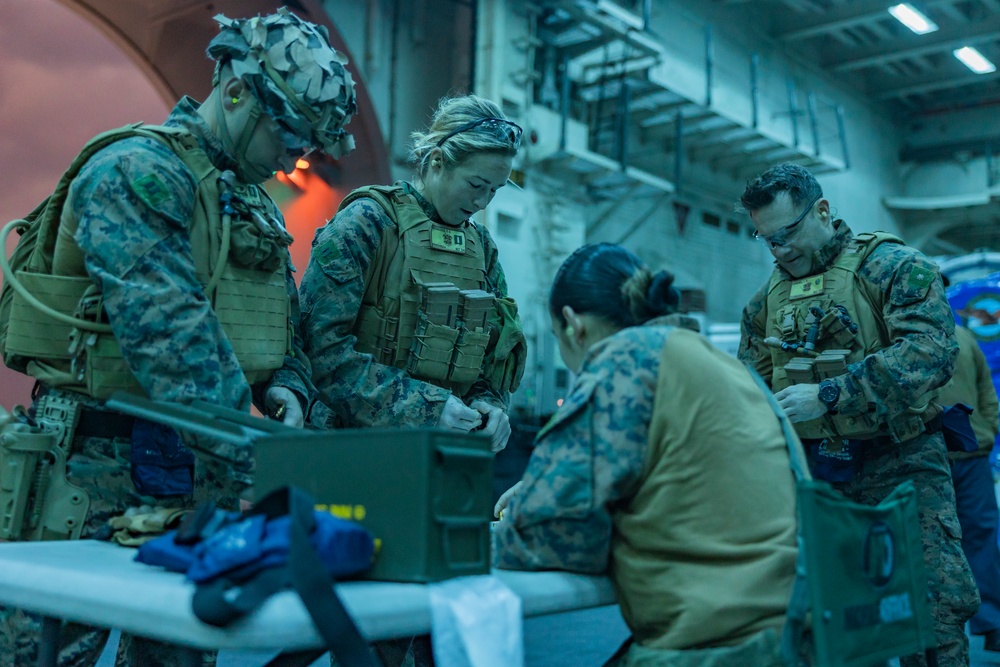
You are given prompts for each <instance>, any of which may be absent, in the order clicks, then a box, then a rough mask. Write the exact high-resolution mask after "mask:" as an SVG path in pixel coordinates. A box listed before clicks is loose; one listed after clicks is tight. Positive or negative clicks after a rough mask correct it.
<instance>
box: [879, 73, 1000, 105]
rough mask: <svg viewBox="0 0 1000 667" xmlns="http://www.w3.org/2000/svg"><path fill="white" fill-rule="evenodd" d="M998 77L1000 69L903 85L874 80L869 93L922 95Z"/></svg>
mask: <svg viewBox="0 0 1000 667" xmlns="http://www.w3.org/2000/svg"><path fill="white" fill-rule="evenodd" d="M998 77H1000V71H998V72H992V73H990V74H973V73H972V72H969V73H968V74H962V75H959V76H956V75H954V74H946V75H944V76H940V77H937V78H933V79H932V78H924V79H921V80H920V81H918V82H916V83H905V84H903V85H901V86H899V85H897V86H893V85H891V84H890V83H889V80H884V81H882V82H881V83H879V82H874V81H873V82H870V85H869V86H868V89H869V90H870V91H871V92H870V93H869V94H870V95H871V96H872V97H876V98H878V99H881V100H889V99H893V98H896V97H906V96H907V95H921V94H923V93H932V92H934V91H938V90H948V89H949V88H961V87H962V86H968V85H973V84H977V83H982V82H983V81H986V80H991V79H996V78H998Z"/></svg>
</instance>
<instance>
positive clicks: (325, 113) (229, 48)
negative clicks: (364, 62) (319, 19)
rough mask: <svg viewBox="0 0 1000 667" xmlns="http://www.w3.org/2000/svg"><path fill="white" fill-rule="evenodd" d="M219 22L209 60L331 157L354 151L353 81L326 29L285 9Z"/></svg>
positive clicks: (271, 111)
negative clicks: (228, 69) (224, 63)
mask: <svg viewBox="0 0 1000 667" xmlns="http://www.w3.org/2000/svg"><path fill="white" fill-rule="evenodd" d="M215 20H216V21H218V23H219V26H220V30H219V34H218V35H217V36H216V37H215V38H214V39H213V40H212V42H211V43H210V44H209V46H208V55H209V57H211V58H213V59H216V60H223V59H225V60H228V62H229V64H230V65H231V66H232V68H233V73H234V74H235V75H236V76H238V77H240V78H242V79H243V81H245V82H246V83H247V84H248V85H249V86H250V88H251V89H252V90H253V91H254V96H255V97H256V98H257V99H258V100H259V101H260V103H261V104H262V105H263V107H264V109H265V110H266V112H267V114H268V115H269V116H270V117H271V118H273V119H275V120H276V121H278V122H279V123H280V124H281V125H283V126H284V127H286V128H288V129H289V130H291V131H292V133H293V134H295V135H296V136H298V137H300V138H302V139H304V140H306V142H307V143H308V144H309V145H312V146H319V147H321V148H322V149H323V151H324V152H326V153H328V154H329V155H330V156H331V157H335V158H337V157H341V156H343V155H346V154H347V153H349V152H350V151H351V150H352V149H353V148H354V137H352V136H351V135H350V134H348V133H347V132H346V131H344V129H343V126H344V125H347V123H348V122H350V120H351V116H352V115H353V114H355V113H357V110H358V106H357V102H356V98H355V95H354V81H353V79H352V78H351V73H350V72H348V71H347V70H346V69H345V68H344V65H346V64H347V57H346V56H344V54H342V53H340V52H338V51H337V50H335V49H334V48H333V47H331V46H330V36H329V34H328V33H327V31H326V28H325V27H323V26H321V25H315V24H312V23H309V22H307V21H303V20H302V19H300V18H299V17H297V16H296V15H295V14H293V13H292V12H290V11H289V10H288V9H287V8H285V7H281V8H279V9H278V10H277V12H276V13H274V14H269V15H268V16H264V17H261V16H257V17H254V18H251V19H230V18H226V17H225V16H223V15H222V14H219V15H218V16H216V17H215Z"/></svg>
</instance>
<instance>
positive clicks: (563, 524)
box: [492, 320, 798, 665]
mask: <svg viewBox="0 0 1000 667" xmlns="http://www.w3.org/2000/svg"><path fill="white" fill-rule="evenodd" d="M699 372H700V373H699ZM742 416H745V418H741V417H742ZM793 438H794V436H793ZM790 445H791V446H793V447H796V448H797V447H798V441H797V439H796V440H794V442H792V443H790V444H789V443H787V442H786V440H785V436H784V434H783V432H782V429H781V426H780V423H779V420H778V418H777V416H776V415H775V414H774V412H773V410H772V409H771V408H770V406H769V405H768V402H767V398H766V397H765V396H764V395H763V394H762V392H761V390H760V387H759V386H758V385H757V383H756V381H755V380H754V379H753V378H752V376H751V375H750V373H749V372H748V371H747V369H746V368H745V367H744V366H743V365H742V364H740V363H739V362H737V361H736V360H735V359H733V358H732V357H730V356H728V355H725V353H723V352H721V351H720V350H717V349H716V348H714V347H713V346H712V345H711V344H710V343H709V342H708V341H707V340H705V339H704V338H703V337H701V336H699V335H698V334H696V333H693V332H690V331H685V330H682V329H677V328H675V327H670V326H661V325H660V323H659V322H656V321H655V320H654V323H653V324H651V325H645V326H636V327H627V328H625V329H622V330H620V331H618V332H617V333H615V334H612V335H611V336H608V337H607V338H605V339H603V340H601V341H599V342H597V343H595V344H594V345H593V346H592V347H591V348H590V349H589V350H588V351H587V353H586V355H585V357H584V360H583V363H582V366H581V369H580V372H579V374H578V375H577V376H576V377H575V379H574V384H573V387H572V389H571V390H570V391H569V393H568V395H567V396H566V399H565V401H564V402H563V404H562V406H561V407H560V408H559V410H558V411H557V412H556V414H555V415H554V416H553V418H552V420H550V421H549V423H548V424H546V426H545V427H544V428H543V429H542V430H541V431H540V432H539V434H538V437H537V439H536V443H535V449H534V451H533V452H532V456H531V459H530V461H529V463H528V467H527V470H526V471H525V473H524V476H523V477H522V480H521V486H520V488H519V492H518V493H517V494H516V495H514V496H513V497H512V498H511V499H510V502H509V504H508V505H507V508H506V509H505V510H504V514H503V519H502V520H501V521H500V522H499V523H497V524H495V525H494V527H493V532H492V540H493V544H492V547H493V564H494V566H496V567H499V568H504V569H524V570H547V569H560V570H570V571H574V572H582V573H587V574H599V573H607V574H608V575H609V576H610V577H611V580H612V583H613V584H614V586H615V591H616V595H617V597H618V602H619V604H620V606H621V611H622V616H623V618H624V619H625V621H626V623H627V624H628V625H629V628H630V629H631V630H632V633H633V636H634V639H635V642H636V643H637V644H640V645H642V646H643V647H645V648H648V649H654V650H657V651H663V652H665V653H663V655H666V654H667V653H670V652H674V651H683V650H686V649H695V648H706V647H720V646H727V647H732V646H736V645H741V644H744V643H747V642H751V641H752V639H753V637H754V636H756V635H757V634H758V633H761V632H763V631H764V630H767V629H771V630H773V631H777V630H778V629H780V628H781V626H782V625H783V623H784V621H785V614H786V610H787V603H788V599H789V595H790V594H791V589H792V581H793V578H794V572H795V559H796V541H795V533H796V530H795V528H796V523H795V483H794V477H793V475H792V471H791V466H790V461H789V446H790ZM765 517H766V518H765ZM748 650H750V649H748ZM775 654H777V651H776V650H775ZM703 657H704V656H703ZM744 657H746V654H744ZM772 657H773V656H772ZM676 659H678V658H677V656H675V657H674V660H676ZM628 664H631V663H628ZM644 664H645V663H644ZM650 664H654V663H650ZM662 664H674V663H673V662H672V661H667V662H664V663H662ZM677 664H685V665H686V664H695V663H693V662H690V661H688V662H678V663H677ZM720 664H726V663H720ZM729 664H733V663H732V662H730V663H729ZM744 664H756V663H749V662H747V663H744Z"/></svg>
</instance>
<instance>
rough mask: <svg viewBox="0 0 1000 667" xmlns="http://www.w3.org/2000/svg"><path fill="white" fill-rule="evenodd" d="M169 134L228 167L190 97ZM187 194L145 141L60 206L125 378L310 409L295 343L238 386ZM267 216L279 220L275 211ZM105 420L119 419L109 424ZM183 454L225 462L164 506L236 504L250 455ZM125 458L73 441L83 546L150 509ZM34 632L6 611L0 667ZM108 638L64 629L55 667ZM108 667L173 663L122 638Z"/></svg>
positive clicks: (108, 157) (19, 660)
mask: <svg viewBox="0 0 1000 667" xmlns="http://www.w3.org/2000/svg"><path fill="white" fill-rule="evenodd" d="M166 125H168V126H175V127H182V128H185V129H187V130H188V131H189V132H190V133H191V134H192V135H193V136H194V137H196V138H197V141H198V143H199V145H200V146H201V147H202V148H203V150H205V152H206V153H207V154H208V156H209V158H210V159H211V161H212V163H213V164H214V165H215V166H216V167H218V168H220V169H230V168H231V167H232V164H231V163H230V158H228V157H227V155H226V153H225V151H224V150H223V148H222V145H221V144H220V143H219V141H218V139H216V138H215V136H214V135H213V134H212V132H211V131H210V130H209V128H208V126H207V125H205V123H204V121H203V120H202V119H201V117H200V116H199V115H198V114H197V112H196V105H195V103H194V102H193V101H192V100H190V99H189V98H185V99H183V100H181V101H180V102H179V103H178V104H177V106H176V107H175V108H174V110H173V112H172V113H171V114H170V116H169V118H168V119H167V121H166ZM144 178H146V179H147V181H146V182H148V179H157V180H158V182H159V183H160V184H162V186H163V187H165V188H167V189H169V192H170V193H171V195H172V196H170V197H168V198H165V199H163V200H162V201H160V200H157V201H156V202H155V203H156V206H155V207H154V206H152V205H151V202H150V201H149V197H143V196H140V195H139V194H137V191H136V189H135V188H134V187H133V184H134V183H136V182H137V181H140V180H141V179H144ZM196 196H197V188H196V181H195V179H194V178H193V175H192V174H191V173H190V171H189V170H188V168H187V167H186V166H185V165H184V164H183V163H182V162H181V160H180V159H179V158H178V157H177V156H176V155H174V154H173V153H172V152H171V151H170V150H169V149H168V148H167V147H166V146H165V145H164V144H162V143H161V142H159V141H156V140H154V139H148V138H142V137H140V138H131V139H124V140H122V141H118V142H116V143H114V144H112V145H111V146H109V147H107V148H105V149H103V150H102V151H101V152H99V153H98V154H97V155H95V156H94V157H93V158H91V160H90V161H89V162H88V163H87V165H86V166H85V167H84V169H83V171H82V172H81V173H80V174H79V176H78V177H77V178H76V179H75V180H74V182H73V185H72V188H71V191H70V197H69V200H68V202H67V207H68V209H69V212H70V213H71V214H72V216H73V217H74V218H75V219H76V220H77V221H78V223H79V227H78V230H77V234H76V237H75V240H76V242H77V243H78V245H79V246H80V248H81V249H82V250H83V253H84V258H85V265H86V269H87V273H88V274H89V275H90V277H91V278H92V279H93V280H94V282H95V283H97V284H98V285H100V287H101V290H102V293H103V298H104V301H103V306H104V311H105V312H106V314H107V317H108V320H109V322H110V323H111V326H112V327H113V329H114V331H115V337H116V338H117V340H118V342H119V343H120V345H121V348H122V351H123V353H124V355H125V357H126V359H127V360H128V362H129V366H130V368H131V370H132V372H133V374H134V375H135V377H136V379H137V380H138V381H139V383H140V384H141V385H142V387H143V388H144V389H145V391H146V392H147V393H148V394H149V396H150V397H151V398H153V399H155V400H162V401H185V400H190V399H201V400H204V401H208V402H210V403H213V404H216V405H220V406H225V407H230V408H235V409H239V410H244V411H246V410H249V408H250V404H251V400H252V399H256V400H255V402H256V403H257V405H258V406H262V397H263V392H264V391H265V390H266V389H267V388H268V387H269V386H272V385H277V386H282V387H287V388H288V389H290V390H292V391H293V392H295V394H296V395H297V396H298V398H299V400H300V402H301V404H302V405H303V406H308V402H309V398H310V395H311V393H312V392H313V390H312V389H311V384H310V381H309V373H310V369H309V366H308V362H307V361H306V359H305V357H304V356H303V355H302V354H301V353H300V352H298V349H299V345H298V343H297V342H296V343H295V344H294V345H293V348H294V350H295V353H294V356H287V357H286V358H285V363H284V366H283V367H282V368H281V369H279V370H278V371H276V372H275V373H274V374H273V376H272V377H271V379H270V381H269V382H267V383H264V384H263V385H262V386H255V387H253V388H251V387H250V386H249V385H248V384H247V381H246V378H245V376H244V373H243V371H242V370H241V368H240V364H239V361H238V360H237V359H236V356H235V354H234V353H233V349H232V346H231V344H230V342H229V340H228V339H227V337H226V335H225V333H224V332H223V330H222V328H221V326H220V324H219V321H218V320H217V319H216V317H215V314H214V313H213V311H212V308H211V305H210V302H209V301H208V299H207V298H206V296H205V294H204V290H203V287H202V284H201V283H200V282H199V280H198V278H197V276H196V275H195V270H194V262H193V259H192V248H191V238H190V236H189V234H188V227H187V223H188V221H189V220H190V219H191V215H192V210H193V207H194V201H195V198H196ZM273 213H274V215H276V216H279V217H280V213H278V212H277V209H276V208H275V209H274V210H273ZM285 252H286V253H287V251H285ZM289 266H290V264H289ZM285 279H286V285H287V293H288V298H289V300H290V301H291V304H292V308H291V322H290V326H291V323H295V322H297V319H298V305H297V293H296V290H295V284H294V282H293V280H292V276H291V273H290V271H286V276H285ZM296 341H297V337H296ZM51 391H52V392H53V393H54V394H55V395H61V396H68V397H72V398H73V399H74V400H75V401H77V402H81V403H84V404H85V405H87V406H89V407H90V408H94V409H99V407H100V401H97V400H96V399H91V398H88V397H85V396H83V395H79V394H72V393H71V392H64V391H61V390H58V389H54V390H51ZM106 419H108V420H115V419H121V417H120V416H118V415H113V414H109V415H108V416H107V418H106ZM188 444H189V445H190V446H192V447H193V448H195V449H196V450H199V449H202V448H205V447H207V450H205V451H203V452H201V453H205V454H208V455H209V456H211V457H212V459H217V458H219V457H221V458H225V459H228V460H229V464H225V463H222V462H218V461H215V460H202V459H199V460H197V461H196V463H195V474H194V478H195V480H194V481H195V490H194V494H193V495H190V496H186V497H177V498H170V499H169V501H168V502H169V503H170V504H171V505H173V506H179V507H185V506H188V507H190V506H193V505H194V504H196V503H197V502H199V501H201V500H207V499H209V498H211V499H212V500H215V501H216V502H220V503H222V504H223V505H225V504H229V505H230V506H235V502H236V495H237V493H238V492H239V491H240V490H241V489H242V488H244V487H245V482H246V481H248V480H249V478H248V477H247V474H248V473H249V472H250V468H251V452H250V451H249V449H248V448H238V447H235V446H231V445H226V444H223V443H212V442H207V443H206V442H200V441H198V440H192V441H190V442H189V443H188ZM130 460H131V449H130V442H129V440H128V438H127V437H124V438H115V439H112V440H109V439H106V438H92V437H91V438H87V437H78V438H75V439H74V443H73V450H72V453H71V455H70V458H69V464H68V475H67V476H68V478H69V480H70V481H71V482H72V483H74V484H76V485H78V486H81V487H83V488H84V489H85V490H86V491H87V492H88V493H89V494H90V497H91V506H90V512H89V514H88V516H87V519H86V522H85V526H84V530H83V535H82V536H83V537H85V538H86V537H90V536H92V535H93V534H94V533H95V532H97V530H98V529H99V528H101V527H102V526H103V525H104V524H105V523H106V521H107V519H108V518H109V517H110V516H113V515H116V514H121V513H122V512H124V510H125V509H127V508H129V507H135V506H138V505H142V504H156V502H157V500H156V499H155V498H150V497H145V496H141V495H139V494H138V492H137V491H136V490H135V487H134V486H133V484H132V482H131V478H130V467H131V466H130ZM230 465H231V466H233V467H232V468H231V467H230ZM160 502H163V501H160ZM38 630H39V625H38V623H37V619H34V618H32V617H31V616H29V615H27V614H25V613H23V612H20V611H12V610H6V609H5V610H3V627H2V630H0V665H2V666H3V667H8V666H11V667H13V666H14V665H27V664H30V663H31V662H32V661H33V660H35V652H36V649H37V643H36V642H37V638H38ZM106 638H107V632H106V631H90V632H88V631H87V629H83V628H80V627H79V626H71V629H70V630H69V631H67V632H66V633H64V637H63V642H64V645H65V648H64V649H63V652H62V653H61V655H60V658H61V659H60V664H61V665H86V664H93V663H94V662H96V660H97V658H98V657H99V655H100V653H101V651H102V649H103V647H104V644H105V642H106ZM14 647H16V648H14ZM153 647H155V648H153ZM117 664H118V665H125V664H130V665H143V666H146V665H177V664H180V654H179V652H178V651H177V650H175V649H170V648H168V647H165V646H163V645H161V644H158V643H156V642H150V641H148V640H140V639H138V638H130V637H125V638H123V641H122V645H121V647H120V651H119V656H118V662H117Z"/></svg>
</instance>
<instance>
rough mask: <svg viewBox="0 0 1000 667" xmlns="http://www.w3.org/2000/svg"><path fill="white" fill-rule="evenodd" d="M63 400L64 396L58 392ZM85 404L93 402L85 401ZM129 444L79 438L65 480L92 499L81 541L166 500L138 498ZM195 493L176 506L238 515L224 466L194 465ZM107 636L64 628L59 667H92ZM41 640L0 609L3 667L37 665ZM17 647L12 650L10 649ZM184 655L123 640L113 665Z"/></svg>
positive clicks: (163, 664)
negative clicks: (209, 505) (211, 506)
mask: <svg viewBox="0 0 1000 667" xmlns="http://www.w3.org/2000/svg"><path fill="white" fill-rule="evenodd" d="M57 393H58V394H60V395H61V396H63V397H66V396H68V395H69V394H68V393H66V392H57ZM81 398H82V399H83V402H91V401H93V399H88V398H87V397H81ZM131 456H132V450H131V443H130V442H129V441H128V440H126V439H114V440H109V439H106V438H75V439H74V441H73V455H72V457H71V459H70V466H69V469H68V474H67V479H68V480H69V482H70V483H71V484H75V485H76V486H79V487H82V488H83V489H84V490H85V491H86V492H87V493H88V495H89V496H90V511H89V512H88V513H87V519H86V521H85V523H84V527H83V532H82V534H81V538H82V539H90V538H94V537H103V538H105V539H106V538H107V537H108V535H109V533H110V531H109V530H108V527H107V523H108V520H109V519H111V518H112V517H115V516H121V515H122V514H123V513H124V512H125V511H126V510H127V509H129V508H134V507H140V506H142V505H156V504H158V503H162V502H163V500H162V499H160V500H158V499H156V498H152V497H150V496H142V495H139V494H138V493H136V490H135V487H134V486H133V484H132V480H131V477H130V473H129V463H130V460H131ZM194 483H195V492H194V495H193V496H191V497H188V498H172V499H170V503H171V505H172V506H175V507H178V508H184V509H192V508H194V507H196V506H197V505H198V504H199V503H201V502H204V501H206V500H212V501H213V502H215V503H216V504H217V505H219V506H221V507H223V508H224V509H228V510H231V511H235V510H236V509H238V503H237V502H236V494H237V493H238V490H239V488H242V487H241V486H238V487H237V486H234V484H233V481H232V480H231V479H230V478H229V475H228V473H227V468H226V466H223V465H219V464H215V463H212V462H209V461H204V460H202V459H198V460H196V462H195V475H194ZM108 633H109V631H108V630H106V629H98V628H91V627H87V626H83V625H80V624H77V623H68V624H64V625H63V631H62V634H61V637H60V641H61V650H60V654H59V664H60V665H72V666H74V667H76V666H77V665H81V666H82V665H93V664H95V663H96V662H97V659H98V658H99V657H100V655H101V653H102V652H103V651H104V646H105V644H106V643H107V640H108ZM40 637H41V618H40V617H38V616H36V615H34V614H29V613H26V612H24V611H22V610H19V609H6V608H0V667H20V666H23V665H33V664H35V663H36V662H37V651H38V642H39V639H40ZM12 646H13V647H14V648H13V649H10V648H9V647H12ZM184 659H185V658H184V653H183V651H182V650H180V649H178V648H177V647H176V646H171V645H168V644H163V643H160V642H156V641H153V640H149V639H145V638H138V637H133V636H131V635H128V634H122V635H121V642H120V644H119V647H118V654H117V659H116V662H115V664H116V665H117V666H118V667H145V666H147V665H148V666H149V667H182V666H184V665H187V664H188V663H186V662H184ZM204 664H205V665H206V666H208V665H214V664H215V654H214V653H207V654H206V655H205V659H204Z"/></svg>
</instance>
